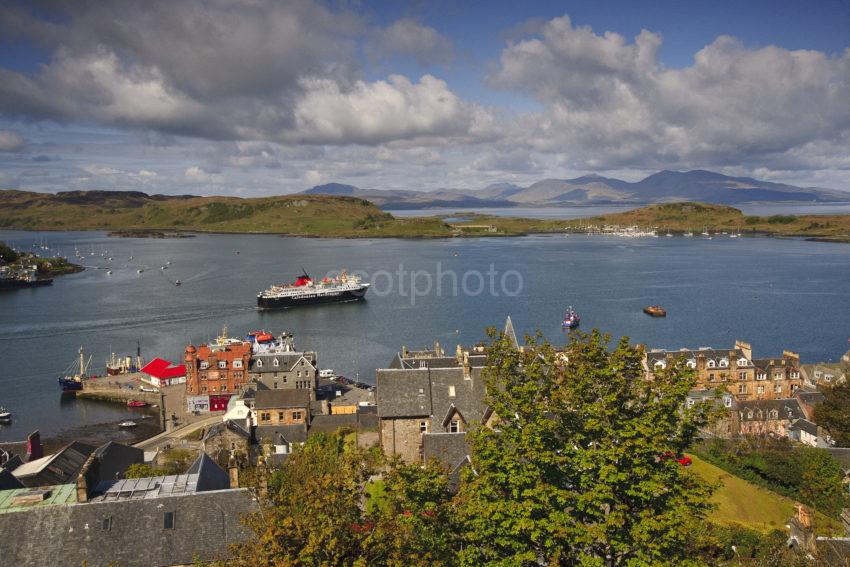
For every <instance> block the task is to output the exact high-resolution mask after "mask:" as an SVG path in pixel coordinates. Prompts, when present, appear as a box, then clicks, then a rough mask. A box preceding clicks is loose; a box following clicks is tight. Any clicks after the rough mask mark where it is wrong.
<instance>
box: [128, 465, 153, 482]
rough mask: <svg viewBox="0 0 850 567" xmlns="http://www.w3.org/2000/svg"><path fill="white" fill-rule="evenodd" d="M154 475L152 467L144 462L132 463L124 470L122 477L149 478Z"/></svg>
mask: <svg viewBox="0 0 850 567" xmlns="http://www.w3.org/2000/svg"><path fill="white" fill-rule="evenodd" d="M152 476H156V472H155V471H154V469H153V467H152V466H150V465H149V464H146V463H133V464H132V465H130V466H129V467H127V470H126V471H125V472H124V478H150V477H152Z"/></svg>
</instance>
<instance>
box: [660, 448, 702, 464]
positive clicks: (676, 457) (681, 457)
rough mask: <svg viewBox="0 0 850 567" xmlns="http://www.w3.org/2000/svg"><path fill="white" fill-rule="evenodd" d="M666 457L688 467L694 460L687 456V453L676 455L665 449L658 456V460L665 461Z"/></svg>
mask: <svg viewBox="0 0 850 567" xmlns="http://www.w3.org/2000/svg"><path fill="white" fill-rule="evenodd" d="M668 459H673V460H675V461H676V462H677V463H679V464H680V465H682V466H683V467H689V466H691V465H692V464H693V462H694V461H693V459H691V458H690V457H689V456H687V455H677V454H675V453H673V452H672V451H665V452H664V453H662V454H661V456H659V457H658V461H659V462H661V461H666V460H668Z"/></svg>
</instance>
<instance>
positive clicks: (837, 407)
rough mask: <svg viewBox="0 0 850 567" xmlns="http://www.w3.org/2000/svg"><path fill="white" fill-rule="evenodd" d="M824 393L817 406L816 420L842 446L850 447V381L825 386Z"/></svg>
mask: <svg viewBox="0 0 850 567" xmlns="http://www.w3.org/2000/svg"><path fill="white" fill-rule="evenodd" d="M823 395H824V400H823V402H822V403H821V404H819V405H818V406H817V407H816V408H815V421H816V422H817V424H818V425H820V426H821V427H823V428H825V429H826V430H827V431H829V434H830V435H831V436H832V438H833V439H834V440H835V442H836V443H837V444H838V445H839V446H840V447H850V382H846V381H845V382H843V383H841V384H836V385H834V386H832V387H830V388H824V389H823Z"/></svg>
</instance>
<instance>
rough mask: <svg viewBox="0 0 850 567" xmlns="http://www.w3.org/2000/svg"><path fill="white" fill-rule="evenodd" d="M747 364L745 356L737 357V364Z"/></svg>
mask: <svg viewBox="0 0 850 567" xmlns="http://www.w3.org/2000/svg"><path fill="white" fill-rule="evenodd" d="M747 365H749V362H747V359H746V358H739V359H738V366H747Z"/></svg>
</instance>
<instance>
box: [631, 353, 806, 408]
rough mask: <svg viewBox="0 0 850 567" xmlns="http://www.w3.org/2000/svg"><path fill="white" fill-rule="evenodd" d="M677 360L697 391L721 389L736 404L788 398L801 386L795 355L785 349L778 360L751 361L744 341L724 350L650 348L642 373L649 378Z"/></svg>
mask: <svg viewBox="0 0 850 567" xmlns="http://www.w3.org/2000/svg"><path fill="white" fill-rule="evenodd" d="M677 359H681V360H683V361H684V363H685V364H686V365H687V366H688V367H689V368H691V369H692V370H693V371H694V372H695V373H696V378H697V384H696V389H697V390H714V389H717V388H720V389H722V390H725V391H727V392H729V393H730V394H732V395H733V396H734V397H735V399H736V400H738V401H744V400H775V399H785V398H791V397H793V396H794V393H795V392H796V391H797V390H798V389H799V388H800V386H801V384H802V378H801V374H800V356H799V355H798V354H797V353H794V352H791V351H787V350H786V351H783V353H782V356H781V357H778V358H759V359H754V358H753V349H752V346H751V345H750V344H749V343H746V342H743V341H735V346H734V348H731V349H725V350H721V349H713V348H709V347H701V348H698V349H686V348H683V349H680V350H663V349H652V350H650V351H647V353H646V354H645V356H644V370H645V371H646V373H647V376H648V377H650V378H651V377H652V376H653V375H654V374H655V373H656V372H658V371H660V370H663V369H665V368H667V367H668V366H669V365H670V364H673V363H674V361H676V360H677Z"/></svg>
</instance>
